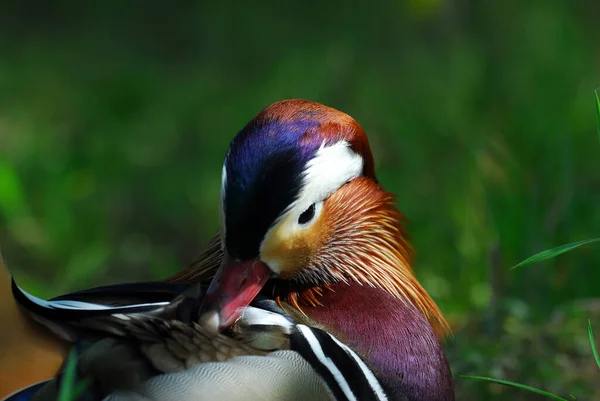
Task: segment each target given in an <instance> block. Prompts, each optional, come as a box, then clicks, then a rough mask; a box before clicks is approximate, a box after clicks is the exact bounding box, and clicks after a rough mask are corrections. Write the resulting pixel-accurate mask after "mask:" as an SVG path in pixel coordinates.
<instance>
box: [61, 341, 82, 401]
mask: <svg viewBox="0 0 600 401" xmlns="http://www.w3.org/2000/svg"><path fill="white" fill-rule="evenodd" d="M76 377H77V354H76V353H75V349H74V348H73V349H72V350H71V352H69V356H68V357H67V362H66V363H65V370H64V372H63V377H62V381H61V383H60V389H59V390H58V398H57V401H72V400H74V399H75V397H74V394H73V389H74V387H75V379H76Z"/></svg>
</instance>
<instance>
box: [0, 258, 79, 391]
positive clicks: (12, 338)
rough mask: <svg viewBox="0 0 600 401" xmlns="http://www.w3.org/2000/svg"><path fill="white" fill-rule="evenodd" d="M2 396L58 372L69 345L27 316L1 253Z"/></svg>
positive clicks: (0, 350)
mask: <svg viewBox="0 0 600 401" xmlns="http://www.w3.org/2000/svg"><path fill="white" fill-rule="evenodd" d="M0 322H2V324H3V326H2V327H3V328H2V330H0V344H2V347H1V349H0V399H3V398H4V397H6V396H7V395H9V394H11V393H13V392H15V391H17V390H19V389H21V388H23V387H27V386H28V385H31V384H34V383H37V382H40V381H42V380H45V379H49V378H51V377H53V376H55V375H56V373H57V372H58V370H59V369H60V367H61V365H62V363H63V361H64V359H65V357H66V355H67V352H68V345H67V344H66V343H64V342H62V341H60V340H58V339H57V338H56V337H54V336H52V334H51V333H49V332H48V331H47V330H46V329H45V328H43V327H42V326H40V325H38V324H37V323H35V322H33V321H32V320H31V319H30V318H29V317H27V316H26V315H25V314H24V313H23V312H22V311H21V310H20V309H19V307H18V306H17V304H16V303H15V301H14V299H13V297H12V292H11V278H10V274H9V273H8V270H6V268H5V267H4V264H3V262H2V257H1V256H0Z"/></svg>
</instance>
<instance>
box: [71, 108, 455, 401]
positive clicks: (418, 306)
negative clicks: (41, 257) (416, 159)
mask: <svg viewBox="0 0 600 401" xmlns="http://www.w3.org/2000/svg"><path fill="white" fill-rule="evenodd" d="M220 214H221V227H220V230H219V234H218V235H217V236H216V237H215V239H213V241H211V243H210V244H209V247H208V248H207V250H206V251H205V252H204V253H203V254H202V255H201V258H200V259H199V260H198V261H197V262H195V263H193V264H192V265H191V266H190V267H189V268H188V269H186V270H185V271H183V272H180V273H178V274H177V275H175V276H173V277H171V278H169V279H167V280H166V283H165V284H167V285H188V286H189V287H188V288H187V289H186V290H185V291H184V293H185V294H187V295H186V296H183V298H181V297H179V298H172V300H171V301H164V300H163V301H160V300H159V301H157V302H163V304H161V305H159V306H157V307H156V309H152V307H150V306H148V305H142V306H138V307H140V308H145V309H143V310H141V312H142V313H144V314H146V315H148V314H149V315H151V316H152V317H153V318H156V317H157V315H158V316H159V317H160V318H162V319H164V318H165V316H168V317H169V318H175V319H180V320H184V321H187V320H193V321H199V322H201V323H206V324H207V327H212V328H213V329H219V330H225V329H228V327H229V326H230V325H231V324H233V323H234V322H236V321H239V320H238V318H240V317H242V320H243V315H242V314H243V311H244V310H245V308H246V307H247V306H248V305H249V304H251V303H252V302H253V301H254V300H255V298H256V297H257V296H259V295H261V296H263V297H265V296H266V297H270V298H272V299H274V300H276V301H277V302H278V304H279V306H280V307H281V308H282V309H283V310H284V312H285V313H286V314H287V315H288V316H290V317H292V318H293V320H294V321H295V324H298V325H299V327H305V326H303V325H306V327H309V329H310V328H311V327H312V329H310V330H317V329H322V330H324V333H325V337H323V338H322V341H323V343H327V344H329V345H330V346H331V347H333V348H336V347H342V348H343V347H347V348H348V349H349V350H353V351H352V352H356V355H357V358H358V359H359V360H360V361H361V363H363V364H364V366H365V367H367V368H368V371H372V373H373V377H374V378H375V380H376V381H377V382H378V383H380V385H381V388H382V391H383V393H384V394H387V395H386V397H387V396H389V399H398V400H414V401H418V400H428V401H436V400H439V401H446V400H453V399H454V390H453V384H452V377H451V373H450V369H449V367H448V362H447V360H446V358H445V356H444V353H443V350H442V347H441V345H440V342H439V339H438V336H439V337H443V335H444V334H445V333H447V332H448V325H447V323H446V321H445V319H444V318H443V316H442V314H441V311H440V310H439V308H438V307H437V305H436V304H435V302H434V301H433V299H432V298H431V297H430V296H429V295H428V294H427V292H426V291H425V290H424V289H423V287H422V286H421V285H420V283H419V282H418V280H417V279H416V277H415V275H414V272H413V270H412V268H411V254H412V250H411V248H410V245H409V243H408V240H407V233H406V231H405V229H404V228H403V225H402V219H403V218H402V215H401V214H400V212H399V211H398V210H397V209H396V207H395V204H394V199H393V196H392V195H391V194H389V193H387V192H386V191H385V190H384V189H383V188H382V187H381V185H380V184H379V183H378V182H377V179H376V176H375V169H374V162H373V156H372V154H371V150H370V146H369V142H368V140H367V137H366V135H365V133H364V131H363V129H362V128H361V127H360V125H359V124H358V123H357V122H356V121H355V120H354V119H353V118H352V117H350V116H348V115H347V114H345V113H342V112H340V111H337V110H335V109H332V108H329V107H326V106H323V105H321V104H318V103H315V102H309V101H304V100H287V101H282V102H278V103H275V104H273V105H271V106H269V107H267V108H266V109H264V110H263V111H261V112H260V113H259V114H258V115H257V116H256V117H255V118H254V119H253V120H251V121H250V122H249V123H248V124H247V125H246V126H245V127H244V128H243V129H242V130H241V131H240V132H239V133H238V135H237V136H236V137H235V138H234V139H233V141H232V143H231V146H230V149H229V151H228V153H227V155H226V158H225V162H224V165H223V174H222V184H221V202H220ZM211 279H212V281H211ZM209 282H210V285H209V286H208V289H207V290H206V292H205V291H204V289H205V288H206V286H207V285H208V283H209ZM173 288H174V287H173ZM142 292H143V291H142ZM167 292H168V291H167ZM205 294H206V295H205ZM88 295H89V294H88ZM86 296H87V295H86ZM95 296H98V294H97V293H96V294H95ZM155 297H156V296H155ZM158 298H160V296H158ZM176 299H177V301H176ZM182 299H183V300H182ZM60 301H62V302H64V301H65V299H62V300H60ZM71 301H72V300H71ZM164 302H167V303H168V305H167V304H164ZM174 305H177V306H174ZM120 307H121V308H122V310H123V311H125V313H126V314H127V313H135V310H134V309H135V308H134V309H131V305H130V308H129V309H127V306H123V305H121V306H120ZM121 312H122V311H119V314H121V315H122V314H123V313H121ZM166 312H168V313H167V314H166V315H165V313H166ZM81 313H83V315H85V312H81ZM102 314H106V312H100V315H102ZM69 315H70V313H69ZM59 317H60V315H59ZM84 317H85V316H84ZM111 317H112V318H114V317H115V316H113V315H111ZM109 320H110V319H109ZM86 322H88V327H89V322H90V319H89V317H87V320H86ZM98 322H99V321H96V322H95V324H96V328H98V326H97V325H98ZM101 324H105V323H101ZM117 326H118V325H117ZM300 331H302V330H300ZM436 333H437V335H436ZM215 335H217V334H215ZM328 335H333V336H335V337H336V338H337V340H335V341H339V342H340V344H341V345H337V343H336V342H335V341H329V340H328V337H327V336H328ZM309 336H310V334H309ZM159 337H160V336H159ZM166 337H168V336H166ZM251 337H252V338H255V337H254V336H251ZM276 337H277V336H275V338H276ZM266 339H267V343H268V342H269V341H270V340H269V337H266ZM262 340H264V338H262ZM262 340H261V341H262ZM257 343H261V342H260V341H259V342H257ZM309 343H310V341H309ZM317 343H318V344H321V342H320V341H317ZM261 344H262V343H261ZM316 348H318V347H316ZM311 349H315V348H311ZM344 352H345V351H344ZM317 354H319V353H318V352H317ZM315 355H316V354H315ZM319 355H320V354H319ZM325 360H327V358H325ZM357 363H358V362H357ZM325 365H327V364H325ZM357 366H358V365H357ZM334 367H335V366H334ZM313 368H314V369H317V368H315V366H313ZM367 376H368V375H366V376H365V375H364V374H362V373H361V377H362V378H366V377H367ZM321 377H322V376H321ZM334 377H335V375H334ZM365 380H366V379H365ZM366 382H369V381H368V380H367V381H366ZM369 388H370V389H372V388H373V387H369ZM369 391H370V390H369Z"/></svg>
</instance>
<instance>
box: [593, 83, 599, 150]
mask: <svg viewBox="0 0 600 401" xmlns="http://www.w3.org/2000/svg"><path fill="white" fill-rule="evenodd" d="M594 93H595V94H596V113H597V115H598V140H599V141H600V88H598V89H596V90H595V91H594Z"/></svg>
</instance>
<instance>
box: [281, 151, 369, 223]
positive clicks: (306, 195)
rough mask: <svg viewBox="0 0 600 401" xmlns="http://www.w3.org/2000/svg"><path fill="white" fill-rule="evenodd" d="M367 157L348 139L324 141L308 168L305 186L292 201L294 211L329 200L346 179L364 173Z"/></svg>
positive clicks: (305, 173) (303, 179)
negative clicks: (328, 143) (326, 142)
mask: <svg viewBox="0 0 600 401" xmlns="http://www.w3.org/2000/svg"><path fill="white" fill-rule="evenodd" d="M363 164H364V161H363V158H362V156H361V155H359V154H358V153H355V152H354V151H353V150H352V148H351V147H350V143H349V142H348V141H340V142H337V143H335V144H333V145H330V146H324V145H322V146H321V147H320V148H319V150H317V152H316V154H315V157H314V158H312V159H311V160H310V161H309V162H308V164H307V167H306V170H304V173H303V178H302V189H301V190H300V193H299V194H298V198H297V199H296V201H295V202H294V203H292V204H291V205H290V209H289V210H290V211H292V210H296V211H297V212H298V213H302V212H303V211H305V210H306V209H308V207H309V206H310V205H311V204H313V203H317V202H320V201H323V200H325V199H326V198H327V197H328V196H330V195H331V194H333V193H334V192H335V191H337V189H338V188H340V187H341V186H342V185H344V184H345V183H346V182H348V181H350V180H352V179H354V178H356V177H358V176H360V175H361V174H362V171H363Z"/></svg>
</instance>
